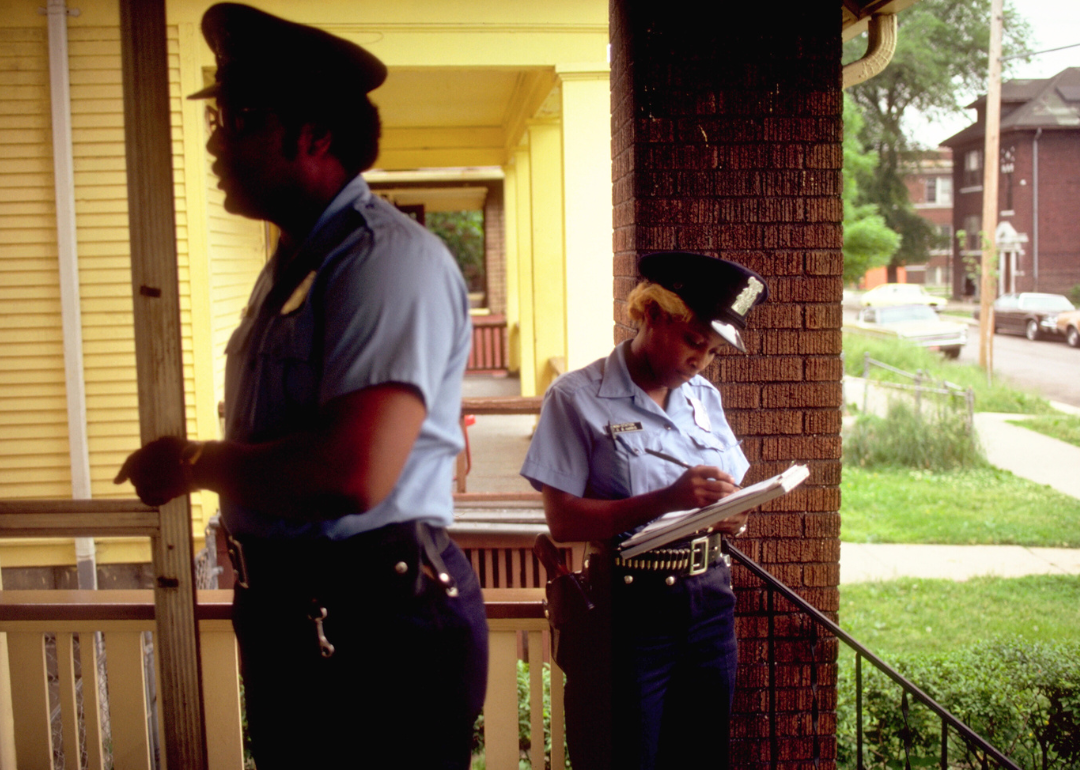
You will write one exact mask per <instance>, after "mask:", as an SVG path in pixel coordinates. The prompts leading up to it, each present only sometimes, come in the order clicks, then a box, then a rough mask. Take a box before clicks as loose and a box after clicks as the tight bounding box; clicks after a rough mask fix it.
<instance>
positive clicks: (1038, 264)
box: [942, 67, 1080, 297]
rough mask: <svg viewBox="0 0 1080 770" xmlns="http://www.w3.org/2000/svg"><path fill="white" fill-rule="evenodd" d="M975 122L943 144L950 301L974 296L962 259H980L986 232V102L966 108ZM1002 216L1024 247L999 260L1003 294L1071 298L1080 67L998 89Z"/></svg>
mask: <svg viewBox="0 0 1080 770" xmlns="http://www.w3.org/2000/svg"><path fill="white" fill-rule="evenodd" d="M968 107H969V108H974V109H975V110H976V111H977V113H978V117H977V120H976V122H975V123H974V124H973V125H971V126H968V127H967V128H965V129H964V130H963V131H961V132H959V133H958V134H955V135H954V136H951V137H950V138H948V139H946V140H945V141H944V142H943V143H942V144H943V145H945V146H946V147H949V148H951V149H952V151H953V157H954V158H955V159H956V163H955V164H954V168H953V188H954V190H955V196H954V205H953V228H954V231H955V230H964V231H965V233H966V234H967V240H966V242H965V243H963V244H957V243H955V241H954V244H953V250H954V252H957V255H958V256H959V257H960V258H957V259H954V260H953V295H954V296H956V297H961V296H972V295H974V294H975V290H976V282H975V281H973V280H972V278H971V276H970V275H968V269H967V268H966V265H965V259H964V257H967V258H969V259H970V258H974V259H978V258H979V255H980V251H979V249H980V245H979V243H980V242H979V236H978V233H979V231H980V229H981V225H982V207H983V193H982V191H983V187H982V184H983V152H984V150H983V147H984V142H985V126H986V122H985V121H986V96H985V95H984V96H981V97H979V98H978V99H976V100H975V101H974V102H972V103H971V104H970V105H968ZM999 163H1000V173H1001V176H1000V178H999V182H998V200H999V207H998V216H999V221H1000V222H1007V223H1009V224H1010V225H1011V226H1012V227H1013V228H1015V230H1016V231H1017V233H1018V234H1019V235H1020V238H1021V239H1023V238H1024V237H1025V236H1026V238H1027V242H1026V243H1025V244H1023V246H1022V249H1021V250H1018V251H1013V252H1006V253H1003V254H1002V255H1001V257H1000V258H999V268H998V275H999V279H998V293H999V294H1002V293H1007V292H1013V291H1043V292H1050V293H1054V294H1066V293H1068V291H1069V290H1070V289H1071V288H1072V287H1073V286H1075V285H1077V284H1080V217H1077V215H1076V202H1077V199H1078V197H1080V67H1070V68H1068V69H1065V70H1062V71H1061V72H1059V73H1058V74H1057V75H1055V76H1054V77H1051V78H1042V79H1035V80H1012V81H1008V82H1006V83H1003V84H1002V88H1001V157H1000V159H999Z"/></svg>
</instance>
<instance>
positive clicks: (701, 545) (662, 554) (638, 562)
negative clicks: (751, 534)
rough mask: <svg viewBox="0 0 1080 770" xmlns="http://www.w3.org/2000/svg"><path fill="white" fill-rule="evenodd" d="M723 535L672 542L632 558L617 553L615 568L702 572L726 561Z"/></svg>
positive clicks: (680, 574) (676, 573) (687, 573)
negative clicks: (625, 557)
mask: <svg viewBox="0 0 1080 770" xmlns="http://www.w3.org/2000/svg"><path fill="white" fill-rule="evenodd" d="M723 541H724V538H723V535H720V534H718V533H713V534H711V535H702V536H701V537H695V538H693V539H691V540H681V541H679V542H677V543H670V544H668V545H666V546H664V547H662V548H654V549H653V550H651V551H646V552H645V553H642V554H638V555H637V556H635V557H634V558H632V559H624V558H623V557H622V556H619V555H618V554H616V555H615V567H616V568H617V569H618V570H619V571H620V572H623V573H630V572H659V573H663V574H666V575H674V576H676V577H684V576H691V575H700V574H702V573H703V572H706V571H707V570H708V569H709V567H711V566H713V565H714V564H718V563H719V562H720V561H722V560H724V559H725V557H724V554H723V551H722V545H723Z"/></svg>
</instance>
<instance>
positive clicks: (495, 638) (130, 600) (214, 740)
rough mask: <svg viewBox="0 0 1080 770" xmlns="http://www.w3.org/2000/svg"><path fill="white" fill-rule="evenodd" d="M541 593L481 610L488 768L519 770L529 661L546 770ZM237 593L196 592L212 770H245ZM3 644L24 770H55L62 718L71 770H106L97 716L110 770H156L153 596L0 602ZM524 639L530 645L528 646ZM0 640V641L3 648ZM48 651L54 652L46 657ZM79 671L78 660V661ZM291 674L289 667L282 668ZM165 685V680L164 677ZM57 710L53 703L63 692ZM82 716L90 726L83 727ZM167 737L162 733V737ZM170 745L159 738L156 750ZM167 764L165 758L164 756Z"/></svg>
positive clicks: (494, 597)
mask: <svg viewBox="0 0 1080 770" xmlns="http://www.w3.org/2000/svg"><path fill="white" fill-rule="evenodd" d="M542 598H543V592H542V590H537V589H488V590H485V601H486V604H487V609H488V617H489V626H490V636H489V642H490V651H491V662H490V667H489V674H488V691H487V700H486V703H485V706H484V731H485V735H484V742H485V754H486V757H485V759H486V766H487V768H489V769H490V770H503V769H504V768H505V770H517V768H518V766H519V750H518V704H517V660H518V657H519V650H521V649H526V650H528V660H529V663H530V666H529V670H530V684H531V688H530V689H531V700H532V703H531V714H532V736H531V737H532V741H531V745H532V748H531V751H530V757H529V758H530V760H531V762H532V766H533V767H534V768H542V767H544V766H545V760H546V757H545V756H544V750H545V749H544V744H545V741H544V726H543V708H542V701H541V698H542V696H543V685H542V670H543V662H544V660H545V658H547V657H548V655H547V649H548V646H547V636H548V633H547V622H546V621H545V620H544V617H543V604H542ZM231 602H232V592H231V591H200V592H199V594H198V604H197V608H196V620H197V624H198V629H199V644H200V650H201V656H200V657H201V679H202V691H203V703H202V711H203V716H204V719H203V725H204V730H205V733H204V734H205V736H206V748H207V762H208V764H207V766H208V767H209V768H211V769H218V768H220V770H241V768H243V744H242V740H243V739H242V733H241V710H240V688H239V681H240V680H239V671H238V662H237V653H236V641H235V637H234V636H233V631H232V624H231V622H230V619H229V618H230V612H231ZM0 632H2V633H4V634H6V637H7V654H6V659H2V657H3V645H2V643H0V669H2V668H3V667H4V665H5V664H6V667H7V669H8V671H9V672H10V689H8V688H0V691H3V690H7V691H8V692H10V693H11V703H10V704H2V706H0V719H2V718H5V717H4V716H3V715H7V716H6V718H9V719H11V720H12V721H13V724H10V725H0V735H2V734H5V733H6V734H8V735H10V734H12V733H13V734H14V736H15V752H16V759H17V767H18V768H19V770H38V769H39V768H40V769H41V770H53V768H54V745H53V743H54V738H53V736H54V730H53V726H54V721H55V720H54V718H53V716H52V715H53V714H54V713H55V710H56V707H57V705H58V706H59V715H60V717H59V720H60V724H61V730H60V735H61V737H60V746H61V747H62V751H63V755H64V757H66V758H68V759H67V760H66V761H65V762H64V765H63V766H64V767H66V768H68V769H69V770H70V768H72V767H78V766H79V765H78V763H77V762H75V763H72V761H71V759H70V758H71V757H78V756H79V753H80V744H82V745H84V746H85V750H86V754H87V758H88V760H89V761H88V765H87V767H88V768H90V769H91V770H104V768H105V767H107V764H106V762H107V759H108V757H107V753H108V752H107V751H106V750H103V747H102V735H103V730H102V727H103V725H102V714H103V713H105V711H106V709H104V708H103V706H105V705H107V713H108V714H109V726H108V737H109V746H110V747H111V756H112V766H113V767H116V768H124V769H125V770H128V769H131V770H150V768H152V767H153V766H154V765H153V763H152V758H151V751H152V746H153V745H154V743H155V742H154V741H153V740H152V735H151V727H150V725H151V724H152V722H151V720H150V719H149V718H148V717H149V715H150V714H151V711H152V709H151V704H150V703H148V698H147V687H146V681H145V677H144V670H145V668H144V653H143V638H144V634H154V635H156V633H157V631H156V622H155V612H154V597H153V593H152V592H151V591H0ZM97 632H101V634H102V636H103V638H104V651H105V661H106V664H105V666H104V667H102V668H103V670H104V671H105V672H106V676H107V679H108V702H107V704H104V703H102V702H101V701H100V699H99V697H98V693H99V687H98V681H97V677H98V672H99V666H98V660H97V645H96V644H94V643H93V640H94V635H95V634H96V633H97ZM47 635H48V636H49V637H50V639H51V638H53V637H54V638H55V651H56V661H57V664H56V670H55V675H56V676H57V684H58V687H55V686H54V688H53V692H54V694H53V696H52V697H50V694H49V686H48V677H49V672H48V668H49V666H48V662H47V655H46V652H47V650H46V638H47ZM522 637H525V639H527V641H526V642H525V643H524V644H522V642H523V641H525V640H524V639H522ZM0 638H2V637H0ZM51 644H52V642H51V640H50V646H51ZM76 659H78V660H76ZM282 665H287V661H282ZM159 679H160V671H159ZM57 691H58V693H59V703H58V704H57V703H56V700H57V698H56V692H57ZM80 713H81V714H82V715H83V718H82V719H81V720H80V719H79V715H80ZM551 724H552V730H553V736H552V747H553V748H552V751H551V754H552V756H551V757H550V763H551V766H552V767H562V766H563V761H564V753H563V701H562V675H561V672H558V670H557V669H556V675H555V676H553V677H552V683H551ZM163 733H164V731H163ZM165 740H166V738H165V736H164V734H163V735H162V736H161V744H162V745H163V744H164V741H165ZM162 753H163V754H164V751H163V752H162Z"/></svg>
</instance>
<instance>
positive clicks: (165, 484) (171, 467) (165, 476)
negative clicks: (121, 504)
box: [113, 436, 192, 506]
mask: <svg viewBox="0 0 1080 770" xmlns="http://www.w3.org/2000/svg"><path fill="white" fill-rule="evenodd" d="M188 443H189V442H188V441H187V439H182V438H177V437H176V436H163V437H162V438H159V439H157V440H155V441H151V442H150V443H149V444H147V445H146V446H144V447H143V448H142V449H139V450H138V451H136V452H133V453H132V454H131V455H130V456H129V457H128V459H127V460H125V461H124V464H123V465H122V466H121V467H120V472H119V473H117V474H116V478H115V479H113V483H114V484H123V483H124V482H125V481H129V480H130V481H131V483H132V484H133V485H134V487H135V492H136V494H138V496H139V499H140V500H142V501H143V502H144V503H146V504H147V505H154V506H157V505H164V504H165V503H167V502H169V501H170V500H172V499H173V498H174V497H179V496H180V495H185V494H187V493H188V492H190V491H192V490H191V483H190V478H189V474H188V473H186V472H185V471H186V466H185V463H184V460H183V456H182V452H183V450H184V449H185V447H187V445H188Z"/></svg>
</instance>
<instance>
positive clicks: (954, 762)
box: [837, 638, 1080, 770]
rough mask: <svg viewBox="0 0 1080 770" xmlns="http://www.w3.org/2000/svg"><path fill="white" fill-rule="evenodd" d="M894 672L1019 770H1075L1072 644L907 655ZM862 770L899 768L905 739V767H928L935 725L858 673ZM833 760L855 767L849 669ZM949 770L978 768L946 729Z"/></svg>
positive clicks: (1076, 694)
mask: <svg viewBox="0 0 1080 770" xmlns="http://www.w3.org/2000/svg"><path fill="white" fill-rule="evenodd" d="M895 668H896V669H897V671H899V672H900V673H901V674H902V675H903V676H904V677H906V678H907V679H908V680H909V681H911V682H913V683H915V684H916V685H917V686H919V687H920V688H921V689H922V690H923V691H924V692H926V693H927V694H928V695H929V696H930V697H931V698H933V699H934V700H935V701H937V702H938V703H939V704H941V706H943V707H944V708H945V709H946V710H947V711H949V712H950V713H951V714H952V715H953V716H955V717H956V718H957V719H959V720H960V721H961V722H963V723H965V724H967V725H968V726H969V727H971V728H972V729H973V730H974V731H975V732H976V733H977V734H979V735H981V736H982V737H983V738H984V739H986V740H987V741H988V742H989V743H990V745H992V746H994V747H995V748H997V749H998V750H999V751H1001V752H1002V753H1004V754H1006V755H1007V756H1009V757H1010V758H1011V759H1012V760H1013V761H1014V762H1016V763H1017V764H1019V765H1020V766H1021V767H1023V768H1025V770H1051V769H1057V768H1060V769H1061V770H1065V769H1066V768H1076V767H1080V643H1077V642H1067V643H1058V644H1044V643H1029V642H1025V641H1024V640H1023V639H1022V638H1017V639H1012V640H1000V639H998V640H991V641H984V642H979V643H976V644H974V645H972V646H970V647H968V648H965V649H963V650H959V651H957V652H952V653H942V654H934V655H912V656H907V657H904V658H902V659H900V660H899V661H897V663H896V666H895ZM862 700H863V761H864V763H865V765H864V766H865V767H866V768H870V769H874V768H899V767H904V760H905V755H904V743H905V739H907V741H908V742H910V745H911V752H912V756H911V766H912V767H936V766H937V765H938V763H939V761H940V756H941V719H940V718H939V717H938V716H937V715H936V714H934V713H933V712H931V711H930V710H929V709H928V708H926V707H924V706H923V705H921V704H918V703H917V702H916V701H914V700H913V699H910V698H909V703H910V710H909V712H908V714H907V716H906V718H905V716H904V714H903V711H902V709H901V690H900V688H899V687H898V686H897V685H896V684H895V683H893V682H892V681H891V680H889V679H887V678H886V677H885V676H884V675H883V674H881V673H880V672H878V671H877V669H874V668H872V667H871V666H869V665H868V664H864V665H863V698H862ZM837 722H838V725H837V759H838V763H837V764H838V766H840V767H855V766H856V765H857V761H856V760H857V757H856V753H857V744H856V712H855V672H854V664H853V663H850V662H849V663H848V664H847V665H844V666H842V667H841V670H840V674H839V681H838V683H837ZM949 767H952V768H979V767H982V763H981V759H980V756H977V755H976V753H975V752H974V751H972V750H971V749H970V748H969V747H968V746H967V745H966V744H965V743H964V741H963V740H962V739H961V738H960V736H959V735H958V734H957V733H956V732H955V731H953V730H950V733H949Z"/></svg>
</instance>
